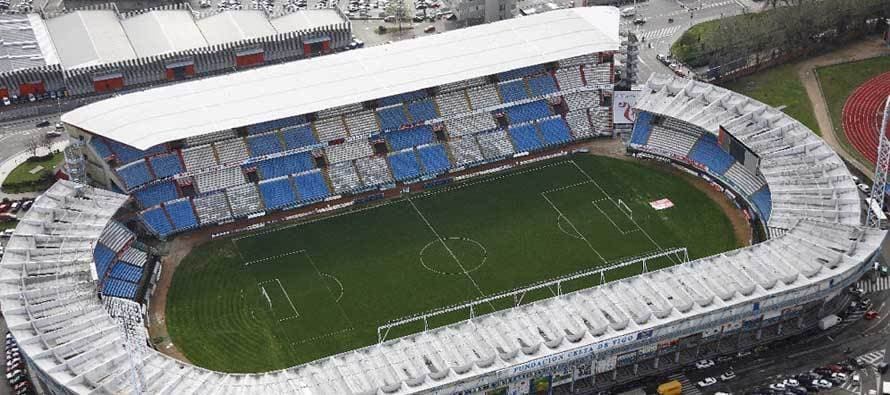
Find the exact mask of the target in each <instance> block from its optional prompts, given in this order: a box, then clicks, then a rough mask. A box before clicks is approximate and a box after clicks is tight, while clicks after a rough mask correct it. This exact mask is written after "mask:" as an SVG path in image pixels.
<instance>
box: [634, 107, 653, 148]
mask: <svg viewBox="0 0 890 395" xmlns="http://www.w3.org/2000/svg"><path fill="white" fill-rule="evenodd" d="M651 132H652V114H651V113H648V112H640V113H637V119H636V121H635V122H634V130H633V134H632V135H631V138H630V143H631V144H637V145H646V143H647V142H648V141H649V134H650V133H651Z"/></svg>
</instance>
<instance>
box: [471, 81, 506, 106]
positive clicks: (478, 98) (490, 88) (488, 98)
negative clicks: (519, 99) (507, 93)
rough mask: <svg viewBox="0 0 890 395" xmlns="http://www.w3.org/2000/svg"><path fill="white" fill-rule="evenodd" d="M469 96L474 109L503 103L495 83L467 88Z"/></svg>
mask: <svg viewBox="0 0 890 395" xmlns="http://www.w3.org/2000/svg"><path fill="white" fill-rule="evenodd" d="M467 97H469V98H470V107H471V108H472V109H474V110H480V109H483V108H488V107H492V106H496V105H498V104H501V98H500V96H498V90H497V88H496V87H495V86H494V84H485V85H482V86H477V87H473V88H470V89H467Z"/></svg>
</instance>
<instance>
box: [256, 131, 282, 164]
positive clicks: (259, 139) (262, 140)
mask: <svg viewBox="0 0 890 395" xmlns="http://www.w3.org/2000/svg"><path fill="white" fill-rule="evenodd" d="M247 142H248V144H249V146H250V156H251V157H253V158H256V157H259V156H265V155H269V154H274V153H277V152H281V151H282V150H283V149H284V147H282V146H281V139H280V138H279V137H278V133H269V134H263V135H259V136H250V137H249V138H248V139H247Z"/></svg>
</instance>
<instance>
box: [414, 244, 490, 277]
mask: <svg viewBox="0 0 890 395" xmlns="http://www.w3.org/2000/svg"><path fill="white" fill-rule="evenodd" d="M486 260H488V250H486V249H485V247H484V246H483V245H482V244H481V243H479V242H478V241H476V240H473V239H470V238H466V237H456V236H452V237H443V238H442V239H441V240H438V239H437V240H432V241H430V242H429V243H427V244H426V245H425V246H423V248H421V249H420V264H421V265H423V267H424V268H425V269H426V270H429V271H431V272H433V273H436V274H441V275H443V276H453V275H463V274H469V273H472V272H474V271H476V270H478V269H479V268H480V267H482V265H484V264H485V261H486Z"/></svg>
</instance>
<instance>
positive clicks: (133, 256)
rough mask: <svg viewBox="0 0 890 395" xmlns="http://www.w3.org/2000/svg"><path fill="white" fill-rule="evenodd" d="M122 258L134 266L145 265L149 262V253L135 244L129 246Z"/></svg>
mask: <svg viewBox="0 0 890 395" xmlns="http://www.w3.org/2000/svg"><path fill="white" fill-rule="evenodd" d="M120 260H121V261H123V262H126V263H129V264H131V265H133V266H138V267H145V264H146V263H147V262H148V254H147V253H145V251H142V250H140V249H138V248H135V247H133V246H130V247H128V248H127V249H125V250H124V252H123V253H121V256H120Z"/></svg>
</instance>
